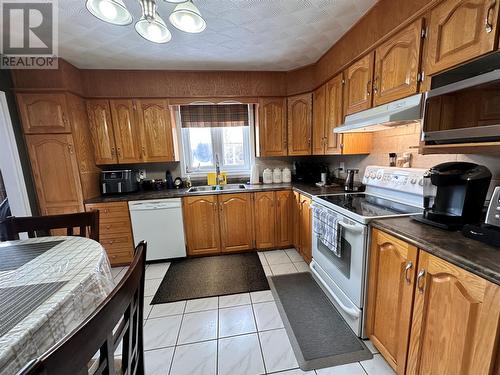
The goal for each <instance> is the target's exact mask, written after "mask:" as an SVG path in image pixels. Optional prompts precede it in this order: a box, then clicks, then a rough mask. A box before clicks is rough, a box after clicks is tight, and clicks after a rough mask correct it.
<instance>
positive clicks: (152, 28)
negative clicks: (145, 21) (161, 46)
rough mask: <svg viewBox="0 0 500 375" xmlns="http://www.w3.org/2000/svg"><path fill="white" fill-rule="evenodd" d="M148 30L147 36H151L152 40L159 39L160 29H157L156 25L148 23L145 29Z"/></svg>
mask: <svg viewBox="0 0 500 375" xmlns="http://www.w3.org/2000/svg"><path fill="white" fill-rule="evenodd" d="M147 29H148V31H147V32H148V34H149V35H150V36H151V38H152V39H154V40H158V39H160V38H161V29H160V28H159V27H158V25H156V24H154V23H150V24H149V25H148V27H147Z"/></svg>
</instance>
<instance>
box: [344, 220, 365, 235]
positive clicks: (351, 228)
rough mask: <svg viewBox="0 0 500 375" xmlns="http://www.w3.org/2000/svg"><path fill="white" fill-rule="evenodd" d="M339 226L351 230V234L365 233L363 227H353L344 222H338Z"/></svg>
mask: <svg viewBox="0 0 500 375" xmlns="http://www.w3.org/2000/svg"><path fill="white" fill-rule="evenodd" d="M338 224H339V225H340V226H341V227H342V228H344V229H346V230H350V231H351V232H363V227H358V226H357V225H352V224H346V223H344V222H343V221H340V220H339V221H338Z"/></svg>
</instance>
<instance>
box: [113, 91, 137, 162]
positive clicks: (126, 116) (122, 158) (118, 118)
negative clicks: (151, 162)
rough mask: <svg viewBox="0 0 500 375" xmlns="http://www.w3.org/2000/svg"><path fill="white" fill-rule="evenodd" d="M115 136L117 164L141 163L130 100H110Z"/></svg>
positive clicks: (135, 120)
mask: <svg viewBox="0 0 500 375" xmlns="http://www.w3.org/2000/svg"><path fill="white" fill-rule="evenodd" d="M110 106H111V114H112V118H113V132H114V135H115V144H116V154H117V156H118V162H119V163H134V162H138V161H141V157H140V153H139V131H138V130H139V129H138V124H137V118H136V116H135V113H134V112H135V111H134V103H133V101H132V100H128V99H125V100H110Z"/></svg>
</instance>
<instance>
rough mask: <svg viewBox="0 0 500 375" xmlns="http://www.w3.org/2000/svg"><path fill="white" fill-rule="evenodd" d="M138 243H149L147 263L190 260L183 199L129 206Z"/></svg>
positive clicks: (151, 201)
mask: <svg viewBox="0 0 500 375" xmlns="http://www.w3.org/2000/svg"><path fill="white" fill-rule="evenodd" d="M128 207H129V211H130V220H131V221H132V231H133V233H134V243H136V244H137V243H139V241H142V240H145V241H147V243H148V249H147V254H146V260H159V259H170V258H179V257H185V256H186V243H185V239H184V225H183V220H182V202H181V199H180V198H172V199H155V200H144V201H130V202H128Z"/></svg>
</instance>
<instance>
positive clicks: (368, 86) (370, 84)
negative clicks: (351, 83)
mask: <svg viewBox="0 0 500 375" xmlns="http://www.w3.org/2000/svg"><path fill="white" fill-rule="evenodd" d="M371 88H372V81H371V80H369V81H368V82H367V83H366V95H367V96H370V95H371V94H372V93H371V90H370V89H371Z"/></svg>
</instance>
